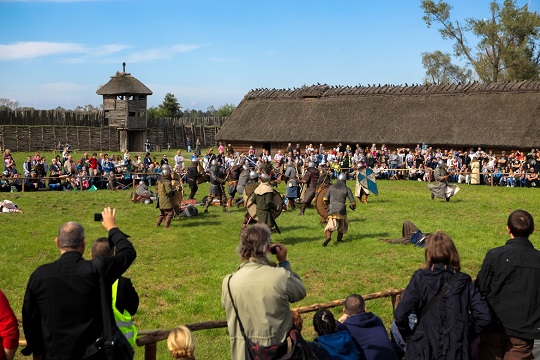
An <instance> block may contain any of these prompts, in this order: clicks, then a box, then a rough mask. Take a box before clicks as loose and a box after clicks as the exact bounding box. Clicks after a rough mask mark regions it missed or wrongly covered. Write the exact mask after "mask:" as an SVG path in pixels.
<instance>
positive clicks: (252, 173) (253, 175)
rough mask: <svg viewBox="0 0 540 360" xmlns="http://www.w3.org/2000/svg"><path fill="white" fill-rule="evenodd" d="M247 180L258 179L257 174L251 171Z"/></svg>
mask: <svg viewBox="0 0 540 360" xmlns="http://www.w3.org/2000/svg"><path fill="white" fill-rule="evenodd" d="M249 178H250V179H251V180H255V179H258V178H259V174H257V172H256V171H253V170H251V171H250V173H249Z"/></svg>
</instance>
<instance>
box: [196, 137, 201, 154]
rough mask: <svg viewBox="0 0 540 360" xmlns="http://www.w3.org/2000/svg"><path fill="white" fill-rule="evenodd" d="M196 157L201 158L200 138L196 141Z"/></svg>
mask: <svg viewBox="0 0 540 360" xmlns="http://www.w3.org/2000/svg"><path fill="white" fill-rule="evenodd" d="M195 155H197V157H199V156H201V139H199V138H197V140H196V141H195Z"/></svg>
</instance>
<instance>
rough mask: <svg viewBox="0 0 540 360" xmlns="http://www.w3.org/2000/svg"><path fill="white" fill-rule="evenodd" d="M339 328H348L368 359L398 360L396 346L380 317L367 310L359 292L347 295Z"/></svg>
mask: <svg viewBox="0 0 540 360" xmlns="http://www.w3.org/2000/svg"><path fill="white" fill-rule="evenodd" d="M343 306H344V309H343V313H344V314H343V316H342V317H341V318H339V320H338V321H339V322H340V323H341V324H338V330H340V329H347V330H348V331H349V333H350V334H351V337H352V339H353V342H354V343H355V345H356V347H357V348H359V349H362V350H363V351H364V354H365V356H366V359H367V360H397V356H396V352H395V351H394V346H393V345H392V342H391V341H390V339H389V338H388V333H387V332H386V328H385V327H384V324H383V322H382V320H381V318H380V317H378V316H377V315H375V314H373V313H372V312H366V303H365V301H364V298H362V296H361V295H358V294H352V295H349V297H347V299H346V300H345V302H344V303H343Z"/></svg>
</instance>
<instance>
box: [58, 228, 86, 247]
mask: <svg viewBox="0 0 540 360" xmlns="http://www.w3.org/2000/svg"><path fill="white" fill-rule="evenodd" d="M83 241H84V229H83V227H82V225H81V224H79V223H77V222H74V221H70V222H67V223H65V224H64V225H62V226H61V227H60V230H58V247H59V248H60V249H62V250H66V249H79V248H80V247H81V246H82V244H83Z"/></svg>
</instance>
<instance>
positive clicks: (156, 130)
mask: <svg viewBox="0 0 540 360" xmlns="http://www.w3.org/2000/svg"><path fill="white" fill-rule="evenodd" d="M103 114H104V113H103V111H87V112H81V111H59V110H13V111H8V110H2V111H0V149H10V150H12V151H37V150H42V151H45V150H52V149H54V148H56V147H57V146H58V144H61V145H65V144H70V146H71V148H72V149H80V150H111V151H118V150H119V149H120V140H119V138H120V135H119V133H118V130H117V129H116V128H114V127H107V126H103V117H104V115H103ZM227 119H228V118H226V117H200V118H183V117H182V118H163V119H152V120H148V123H147V129H146V130H147V138H148V140H149V141H150V143H152V144H153V145H154V148H155V149H165V148H167V147H168V146H170V147H171V148H173V149H179V148H184V149H185V148H186V143H187V139H188V138H189V139H191V143H192V147H193V148H194V147H195V140H196V139H199V140H200V142H201V145H202V146H203V147H209V146H214V145H216V141H215V137H216V134H217V132H218V131H219V129H220V128H221V126H223V124H224V123H225V122H226V121H227ZM130 150H133V149H130Z"/></svg>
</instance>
